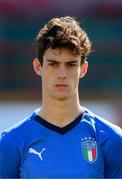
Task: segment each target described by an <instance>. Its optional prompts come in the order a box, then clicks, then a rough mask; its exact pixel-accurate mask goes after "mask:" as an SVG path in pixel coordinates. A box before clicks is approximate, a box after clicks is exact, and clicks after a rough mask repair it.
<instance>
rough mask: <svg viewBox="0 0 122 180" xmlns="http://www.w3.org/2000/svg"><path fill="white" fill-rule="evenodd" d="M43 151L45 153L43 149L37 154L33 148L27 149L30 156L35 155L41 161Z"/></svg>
mask: <svg viewBox="0 0 122 180" xmlns="http://www.w3.org/2000/svg"><path fill="white" fill-rule="evenodd" d="M43 151H45V148H43V149H42V150H41V152H37V151H36V150H35V149H33V148H30V149H29V153H32V154H35V155H37V156H38V157H39V158H40V159H41V160H43V158H42V153H43Z"/></svg>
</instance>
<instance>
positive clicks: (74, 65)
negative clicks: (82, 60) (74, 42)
mask: <svg viewBox="0 0 122 180" xmlns="http://www.w3.org/2000/svg"><path fill="white" fill-rule="evenodd" d="M67 65H68V66H69V67H76V66H77V64H76V63H68V64H67Z"/></svg>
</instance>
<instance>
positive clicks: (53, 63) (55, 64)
mask: <svg viewBox="0 0 122 180" xmlns="http://www.w3.org/2000/svg"><path fill="white" fill-rule="evenodd" d="M48 65H50V66H54V67H56V66H57V65H58V63H57V62H49V63H48Z"/></svg>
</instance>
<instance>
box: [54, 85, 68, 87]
mask: <svg viewBox="0 0 122 180" xmlns="http://www.w3.org/2000/svg"><path fill="white" fill-rule="evenodd" d="M55 86H56V87H67V84H56V85H55Z"/></svg>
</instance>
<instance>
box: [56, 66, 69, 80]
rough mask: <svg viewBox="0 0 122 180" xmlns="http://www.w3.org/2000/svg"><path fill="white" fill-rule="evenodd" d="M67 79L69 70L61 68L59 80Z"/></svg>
mask: <svg viewBox="0 0 122 180" xmlns="http://www.w3.org/2000/svg"><path fill="white" fill-rule="evenodd" d="M66 77H67V70H66V68H65V67H60V68H59V69H58V79H66Z"/></svg>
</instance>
